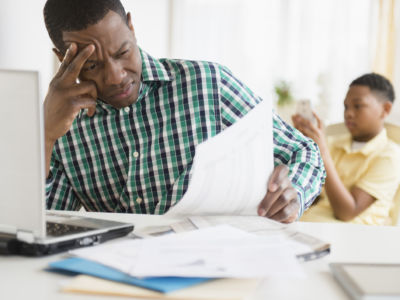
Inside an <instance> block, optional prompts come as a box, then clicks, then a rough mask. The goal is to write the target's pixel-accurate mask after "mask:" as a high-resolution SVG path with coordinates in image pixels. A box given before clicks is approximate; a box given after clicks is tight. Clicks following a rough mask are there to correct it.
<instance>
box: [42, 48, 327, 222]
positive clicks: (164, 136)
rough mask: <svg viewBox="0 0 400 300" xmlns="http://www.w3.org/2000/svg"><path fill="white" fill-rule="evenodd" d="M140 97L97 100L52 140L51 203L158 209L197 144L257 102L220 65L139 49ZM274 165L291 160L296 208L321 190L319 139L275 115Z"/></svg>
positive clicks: (168, 202) (179, 191)
mask: <svg viewBox="0 0 400 300" xmlns="http://www.w3.org/2000/svg"><path fill="white" fill-rule="evenodd" d="M141 56H142V82H141V88H140V91H139V97H138V100H137V101H136V102H135V103H134V104H132V105H131V106H129V107H125V108H122V109H116V108H114V107H112V106H110V105H108V104H106V103H104V102H102V101H100V100H99V101H98V104H97V108H96V114H95V115H94V116H93V117H88V116H87V114H86V110H84V111H82V112H81V113H80V114H79V115H78V117H77V118H76V119H75V121H74V123H73V125H72V128H71V129H70V131H69V132H68V133H67V134H66V135H64V136H63V137H61V138H60V139H58V140H57V142H56V144H55V146H54V150H53V154H52V160H51V169H50V170H51V174H50V176H49V178H48V180H47V185H46V198H47V208H48V209H59V210H61V209H62V210H78V209H80V207H81V206H83V207H84V208H85V209H86V210H87V211H101V212H127V213H143V214H163V213H165V212H166V211H167V210H168V209H169V208H170V207H171V206H173V205H174V204H175V203H177V201H179V199H181V197H182V196H183V194H184V193H185V191H186V189H187V187H188V182H189V173H190V169H191V165H192V161H193V157H194V153H195V147H196V145H197V144H199V143H201V142H203V141H205V140H206V139H208V138H209V137H212V136H215V135H216V134H218V133H219V132H221V131H222V130H224V129H225V128H226V127H228V126H230V125H231V124H233V123H234V122H235V121H236V120H238V119H240V118H241V117H242V116H243V115H245V114H246V113H247V112H248V111H249V110H250V109H252V108H253V107H254V105H255V104H257V103H258V102H260V101H262V100H261V99H260V98H259V97H257V96H256V95H254V93H253V92H252V91H251V90H250V89H249V88H247V87H246V86H245V85H244V84H243V83H242V82H240V81H239V80H238V79H236V78H235V77H234V76H233V75H232V74H231V72H230V71H229V70H228V69H226V68H225V67H223V66H221V65H218V64H215V63H210V62H199V61H185V60H171V59H159V60H157V59H155V58H153V57H151V56H149V55H148V54H147V53H145V52H144V51H142V50H141ZM273 136H274V161H275V165H278V164H286V165H288V166H289V167H290V178H291V181H292V184H293V186H294V187H295V188H296V189H297V192H298V199H299V201H300V203H301V211H300V212H299V214H300V215H301V214H302V212H303V211H304V209H305V208H307V207H308V206H309V205H310V204H311V203H312V201H313V200H314V198H315V197H316V196H317V195H318V194H319V193H320V189H321V185H322V184H323V181H324V177H325V171H324V168H323V164H322V161H321V158H320V155H319V151H318V148H317V146H316V145H315V144H314V143H313V142H312V141H311V140H309V139H307V138H305V137H304V136H303V135H301V134H300V133H299V132H298V131H297V130H295V129H294V128H292V127H290V126H288V125H287V124H285V123H284V122H283V121H282V120H281V119H280V118H279V117H278V116H277V115H275V114H274V115H273Z"/></svg>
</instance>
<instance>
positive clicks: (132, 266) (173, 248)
mask: <svg viewBox="0 0 400 300" xmlns="http://www.w3.org/2000/svg"><path fill="white" fill-rule="evenodd" d="M71 253H72V254H73V255H76V256H79V257H81V258H85V259H88V260H92V261H95V262H98V263H101V264H103V265H106V266H109V267H112V268H114V269H117V270H120V271H122V272H124V273H126V274H128V275H130V276H135V277H160V276H178V277H204V278H260V277H269V276H273V277H277V276H289V277H293V276H294V277H301V276H303V272H302V269H301V267H300V265H299V263H298V261H297V260H296V258H295V254H294V252H293V251H291V249H290V248H288V247H287V246H286V244H285V243H284V242H282V239H281V237H276V236H272V237H264V236H255V235H253V234H250V233H247V232H245V231H243V230H240V229H237V228H234V227H231V226H228V225H220V226H216V227H209V228H204V229H199V230H196V231H190V232H185V233H181V234H170V235H166V236H160V237H155V238H149V239H136V240H124V241H120V242H116V243H111V244H103V245H99V246H96V247H91V248H82V249H78V250H74V251H72V252H71Z"/></svg>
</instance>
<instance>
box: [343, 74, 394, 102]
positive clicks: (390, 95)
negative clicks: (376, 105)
mask: <svg viewBox="0 0 400 300" xmlns="http://www.w3.org/2000/svg"><path fill="white" fill-rule="evenodd" d="M353 85H364V86H367V87H369V88H370V90H371V92H375V93H377V94H378V96H380V97H381V98H382V99H383V100H385V101H390V102H392V103H393V102H394V98H395V94H394V89H393V86H392V84H391V83H390V81H389V80H388V79H386V78H385V77H383V76H382V75H379V74H376V73H368V74H365V75H362V76H361V77H358V78H357V79H354V80H353V82H352V83H350V87H352V86H353Z"/></svg>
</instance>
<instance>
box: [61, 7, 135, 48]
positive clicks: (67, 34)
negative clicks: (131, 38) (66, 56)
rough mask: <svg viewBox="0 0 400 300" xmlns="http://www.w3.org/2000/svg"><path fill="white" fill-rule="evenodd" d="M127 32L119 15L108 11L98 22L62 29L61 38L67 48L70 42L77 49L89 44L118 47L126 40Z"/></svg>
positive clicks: (127, 29)
mask: <svg viewBox="0 0 400 300" xmlns="http://www.w3.org/2000/svg"><path fill="white" fill-rule="evenodd" d="M129 33H130V30H129V28H128V26H126V23H125V21H124V20H123V19H122V18H121V16H120V15H118V14H116V13H115V12H113V11H110V12H108V13H107V14H106V15H105V17H104V18H103V19H101V20H100V21H99V22H97V23H96V24H93V25H89V26H88V27H87V28H84V29H82V30H76V31H63V32H62V38H63V41H64V44H65V45H66V47H67V48H68V47H69V45H70V44H71V43H76V44H77V45H78V49H79V50H82V49H83V48H85V47H86V46H88V45H90V44H93V45H94V46H95V47H96V48H102V47H105V48H108V47H113V48H119V47H120V46H121V44H122V43H123V42H124V41H125V40H127V37H128V35H129ZM114 50H116V49H114Z"/></svg>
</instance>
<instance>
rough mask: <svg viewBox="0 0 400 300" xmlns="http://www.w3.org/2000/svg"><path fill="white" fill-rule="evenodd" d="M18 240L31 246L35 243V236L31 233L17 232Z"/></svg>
mask: <svg viewBox="0 0 400 300" xmlns="http://www.w3.org/2000/svg"><path fill="white" fill-rule="evenodd" d="M17 240H20V241H23V242H27V243H29V244H31V243H33V242H34V241H35V236H34V235H33V233H32V232H30V231H23V230H18V231H17Z"/></svg>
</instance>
